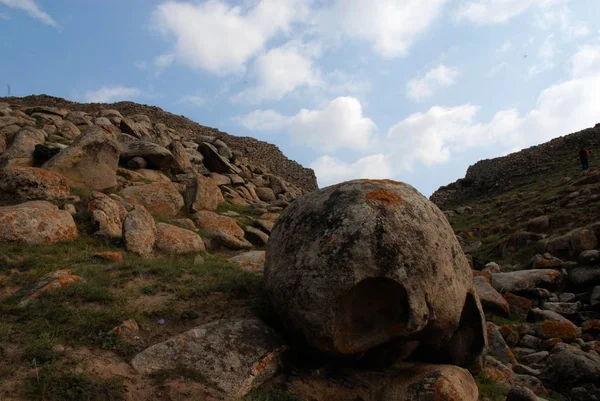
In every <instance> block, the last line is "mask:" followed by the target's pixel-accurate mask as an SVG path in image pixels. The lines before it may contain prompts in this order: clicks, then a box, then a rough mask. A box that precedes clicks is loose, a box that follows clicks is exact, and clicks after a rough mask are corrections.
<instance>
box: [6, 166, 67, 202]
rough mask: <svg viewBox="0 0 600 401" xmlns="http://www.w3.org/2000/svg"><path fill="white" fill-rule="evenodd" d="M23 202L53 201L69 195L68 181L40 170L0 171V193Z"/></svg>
mask: <svg viewBox="0 0 600 401" xmlns="http://www.w3.org/2000/svg"><path fill="white" fill-rule="evenodd" d="M1 192H4V193H6V194H10V195H12V196H15V197H17V198H19V199H23V200H37V199H39V200H55V199H64V198H67V197H68V196H69V195H70V189H69V181H68V180H67V179H66V178H65V177H63V176H62V175H60V174H58V173H56V172H54V171H50V170H45V169H42V168H35V167H7V168H5V169H2V170H0V193H1Z"/></svg>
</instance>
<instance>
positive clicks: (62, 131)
mask: <svg viewBox="0 0 600 401" xmlns="http://www.w3.org/2000/svg"><path fill="white" fill-rule="evenodd" d="M55 125H56V128H57V130H58V132H57V133H58V135H60V136H61V137H63V138H65V139H68V140H70V141H72V140H73V139H75V138H77V137H78V136H79V135H81V130H80V129H79V128H77V126H76V125H75V124H73V123H72V122H71V121H68V120H62V121H60V122H57V123H55Z"/></svg>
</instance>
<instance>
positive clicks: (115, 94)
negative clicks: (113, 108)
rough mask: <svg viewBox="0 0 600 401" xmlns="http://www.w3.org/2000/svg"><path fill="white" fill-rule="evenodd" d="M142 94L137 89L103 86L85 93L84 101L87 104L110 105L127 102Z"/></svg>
mask: <svg viewBox="0 0 600 401" xmlns="http://www.w3.org/2000/svg"><path fill="white" fill-rule="evenodd" d="M141 93H142V92H141V91H140V90H139V89H137V88H130V87H125V86H105V87H102V88H100V89H98V90H95V91H88V92H86V93H85V96H84V97H85V101H86V102H89V103H110V102H114V101H116V100H127V99H133V98H136V97H138V96H139V95H140V94H141Z"/></svg>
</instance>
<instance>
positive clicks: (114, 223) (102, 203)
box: [88, 192, 127, 240]
mask: <svg viewBox="0 0 600 401" xmlns="http://www.w3.org/2000/svg"><path fill="white" fill-rule="evenodd" d="M88 210H89V212H90V214H91V215H92V223H93V224H94V234H95V235H97V236H99V237H102V238H107V239H116V240H119V239H122V238H123V222H124V221H125V218H126V217H127V210H125V207H124V206H123V205H122V204H121V202H118V201H116V200H114V199H111V198H110V197H109V196H107V195H105V194H103V193H101V192H95V193H93V194H92V200H91V201H90V203H89V204H88Z"/></svg>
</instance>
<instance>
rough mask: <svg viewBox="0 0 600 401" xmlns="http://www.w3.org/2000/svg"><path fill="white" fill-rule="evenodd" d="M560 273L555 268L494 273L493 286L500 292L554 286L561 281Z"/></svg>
mask: <svg viewBox="0 0 600 401" xmlns="http://www.w3.org/2000/svg"><path fill="white" fill-rule="evenodd" d="M560 278H561V276H560V273H559V272H558V271H557V270H554V269H531V270H519V271H514V272H509V273H493V274H492V286H493V287H494V288H495V289H496V291H499V292H512V293H523V292H530V291H533V290H534V289H535V288H538V287H543V288H548V287H550V288H553V287H555V286H556V285H557V284H558V282H559V281H560Z"/></svg>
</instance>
